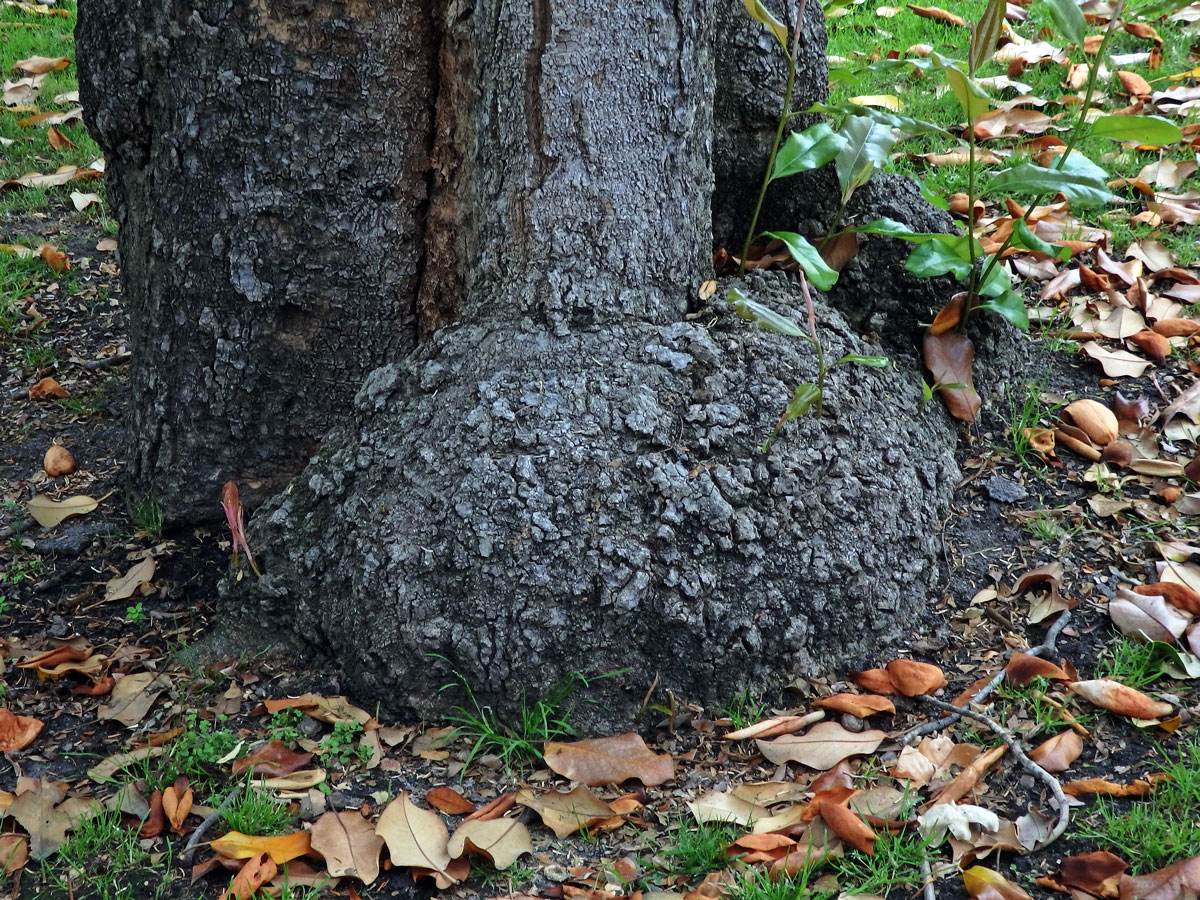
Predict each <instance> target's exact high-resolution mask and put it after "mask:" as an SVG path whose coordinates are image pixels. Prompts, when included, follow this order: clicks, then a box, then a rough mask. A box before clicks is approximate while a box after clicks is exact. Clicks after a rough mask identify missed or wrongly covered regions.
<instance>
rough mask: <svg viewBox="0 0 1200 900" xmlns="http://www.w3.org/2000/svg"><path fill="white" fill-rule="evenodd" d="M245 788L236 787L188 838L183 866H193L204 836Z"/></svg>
mask: <svg viewBox="0 0 1200 900" xmlns="http://www.w3.org/2000/svg"><path fill="white" fill-rule="evenodd" d="M243 787H244V785H241V784H238V785H236V786H234V788H233V790H231V791H230V792H229V793H228V794H226V795H225V799H224V800H222V801H221V805H220V806H218V807H217V808H216V809H214V810H213V811H212V812H210V813H209V814H208V816H207V817H205V819H204V821H203V822H201V823H200V826H199V827H198V828H197V829H196V830H195V831H193V832H192V836H191V837H190V838H188V842H187V845H186V846H185V847H184V848H183V855H182V856H180V860H181V861H182V864H183V865H185V866H190V865H191V864H192V854H193V853H195V852H196V850H197V849H198V845H199V844H200V842H201V841H203V840H204V836H205V835H206V834H208V832H209V829H210V828H212V827H213V826H214V825H216V824H217V822H218V821H219V820H220V818H221V814H222V813H223V812H225V810H227V809H229V807H230V806H232V805H233V801H234V800H236V799H237V797H238V794H240V793H241V792H242V788H243Z"/></svg>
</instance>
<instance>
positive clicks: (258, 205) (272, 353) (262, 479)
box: [77, 0, 436, 522]
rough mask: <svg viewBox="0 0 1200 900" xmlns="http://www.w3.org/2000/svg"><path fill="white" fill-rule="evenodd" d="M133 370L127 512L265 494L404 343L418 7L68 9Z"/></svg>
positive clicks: (410, 329)
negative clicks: (101, 166) (116, 251)
mask: <svg viewBox="0 0 1200 900" xmlns="http://www.w3.org/2000/svg"><path fill="white" fill-rule="evenodd" d="M77 42H78V49H79V72H80V92H81V96H82V99H83V105H84V108H85V110H86V115H87V117H88V124H89V126H90V128H91V130H92V133H93V134H94V135H95V137H96V139H97V140H98V141H99V143H100V145H101V146H102V147H103V148H104V151H105V155H106V158H107V161H108V186H109V197H110V199H111V200H112V203H113V207H114V209H115V210H116V214H117V217H118V220H119V222H120V227H121V231H120V245H121V246H120V251H121V267H122V278H123V284H124V291H125V296H126V297H127V298H128V301H129V304H130V322H131V331H130V343H131V347H132V350H133V354H134V358H133V369H132V375H131V391H132V397H131V402H130V404H129V408H130V410H131V412H130V415H129V429H130V443H129V447H130V457H129V459H130V467H129V475H130V482H131V491H132V494H133V496H135V497H137V496H139V495H150V496H152V497H154V498H156V499H157V500H158V501H159V502H160V503H161V504H162V505H163V508H164V511H165V513H166V515H167V519H168V521H171V522H175V521H195V520H197V519H205V518H213V517H219V516H220V505H219V497H220V489H221V484H222V483H223V482H224V481H225V480H227V479H234V480H236V481H238V482H239V483H240V484H241V485H242V490H243V495H244V496H248V497H249V499H250V500H251V501H253V500H254V499H255V498H256V497H265V496H268V495H270V494H272V493H274V492H275V491H276V490H278V489H280V488H282V487H283V486H284V485H285V484H286V482H287V480H288V479H289V478H290V477H291V476H292V475H294V474H295V473H296V472H297V471H298V469H299V468H300V467H301V466H302V465H303V463H304V462H305V461H306V460H307V459H308V458H309V456H311V454H312V453H313V452H314V451H315V449H316V447H317V444H318V442H319V440H320V438H321V437H322V435H323V434H324V433H325V431H326V429H327V428H328V426H329V424H330V423H331V421H333V420H335V419H337V418H340V417H341V416H343V415H344V410H345V409H346V407H347V406H348V405H349V402H350V400H351V398H352V397H353V396H354V392H355V391H356V390H357V389H358V388H359V386H360V385H361V384H362V380H363V378H364V377H365V376H366V374H367V373H368V372H370V371H371V370H372V369H373V368H375V367H376V366H377V365H380V364H381V363H383V362H385V361H386V360H388V359H396V358H399V357H400V356H402V355H403V353H405V352H406V351H407V350H409V349H410V348H411V347H412V346H413V345H414V343H415V335H416V332H415V325H416V318H417V313H416V306H415V303H414V296H415V294H416V285H417V282H418V280H419V277H420V275H421V262H422V259H423V253H422V243H423V239H424V237H423V236H424V232H423V221H424V216H425V207H426V204H427V202H428V192H429V178H430V175H429V164H428V157H429V150H430V144H431V141H432V127H433V108H432V99H433V84H434V80H435V79H434V74H435V70H436V65H435V62H436V61H435V57H434V49H435V48H436V41H435V40H434V37H433V35H432V32H431V27H430V19H429V16H428V15H427V12H426V10H425V9H424V8H423V6H422V5H421V4H416V3H409V2H372V3H363V2H347V3H328V4H326V3H312V2H307V0H291V2H272V3H267V2H263V0H205V2H199V3H188V4H178V3H173V2H169V0H84V2H81V3H80V6H79V26H78V31H77Z"/></svg>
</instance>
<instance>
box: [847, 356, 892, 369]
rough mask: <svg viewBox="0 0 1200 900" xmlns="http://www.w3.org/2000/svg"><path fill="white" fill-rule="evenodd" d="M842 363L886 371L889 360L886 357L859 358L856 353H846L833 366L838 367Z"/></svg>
mask: <svg viewBox="0 0 1200 900" xmlns="http://www.w3.org/2000/svg"><path fill="white" fill-rule="evenodd" d="M842 363H854V364H855V365H859V366H870V367H871V368H872V369H886V368H887V367H888V364H889V363H891V360H890V359H888V358H887V357H886V356H860V355H859V354H857V353H847V354H846V355H845V356H843V357H842V358H841V359H839V360H838V361H837V362H835V363H834V365H835V366H840V365H841V364H842Z"/></svg>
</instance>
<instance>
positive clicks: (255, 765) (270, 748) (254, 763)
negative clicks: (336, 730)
mask: <svg viewBox="0 0 1200 900" xmlns="http://www.w3.org/2000/svg"><path fill="white" fill-rule="evenodd" d="M312 758H313V754H311V753H296V752H295V751H294V750H291V749H289V748H288V746H287V744H285V743H284V742H283V741H269V742H268V743H266V744H263V745H262V746H261V747H259V748H258V749H257V750H255V751H254V752H253V753H251V754H249V755H247V756H244V757H242V758H241V759H235V760H234V761H233V774H234V775H241V774H242V773H243V772H245V771H246V770H247V769H250V770H251V772H252V773H253V774H255V775H291V774H292V773H293V772H298V771H300V770H301V769H303V768H304V767H305V766H307V765H308V764H309V762H311V761H312Z"/></svg>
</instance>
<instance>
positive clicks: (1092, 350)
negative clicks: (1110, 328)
mask: <svg viewBox="0 0 1200 900" xmlns="http://www.w3.org/2000/svg"><path fill="white" fill-rule="evenodd" d="M1080 350H1081V351H1082V352H1083V353H1086V354H1087V355H1088V356H1090V357H1091V358H1092V359H1094V360H1096V362H1098V363H1100V368H1102V369H1103V370H1104V374H1105V375H1107V376H1108V377H1109V378H1140V377H1141V376H1142V373H1143V372H1145V371H1146V369H1148V368H1149V367H1150V362H1149V360H1146V359H1143V358H1142V357H1140V356H1136V355H1134V354H1133V353H1130V352H1129V351H1128V350H1109V349H1108V348H1106V347H1102V346H1100V345H1099V344H1097V343H1096V342H1095V341H1087V342H1086V343H1084V345H1083V346H1082V347H1081V348H1080Z"/></svg>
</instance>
